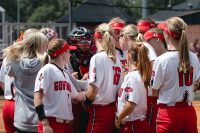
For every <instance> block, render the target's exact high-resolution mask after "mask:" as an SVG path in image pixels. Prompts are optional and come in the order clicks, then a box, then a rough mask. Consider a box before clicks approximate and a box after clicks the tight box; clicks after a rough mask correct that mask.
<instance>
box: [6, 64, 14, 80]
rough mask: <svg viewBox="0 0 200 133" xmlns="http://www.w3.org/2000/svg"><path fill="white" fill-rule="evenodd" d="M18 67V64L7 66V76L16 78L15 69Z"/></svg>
mask: <svg viewBox="0 0 200 133" xmlns="http://www.w3.org/2000/svg"><path fill="white" fill-rule="evenodd" d="M16 65H17V62H12V63H10V64H6V65H5V69H6V70H5V74H6V75H8V76H10V77H15V75H16V74H15V67H16Z"/></svg>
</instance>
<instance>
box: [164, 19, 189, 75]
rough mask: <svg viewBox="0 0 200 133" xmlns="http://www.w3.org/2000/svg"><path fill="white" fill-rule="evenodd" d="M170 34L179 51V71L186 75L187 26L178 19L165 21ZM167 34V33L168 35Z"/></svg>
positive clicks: (187, 55) (187, 69) (187, 58)
mask: <svg viewBox="0 0 200 133" xmlns="http://www.w3.org/2000/svg"><path fill="white" fill-rule="evenodd" d="M166 22H167V27H168V29H169V30H170V33H173V36H172V38H174V41H175V43H176V44H177V45H178V50H179V68H178V69H179V71H180V72H184V73H187V72H189V71H190V58H189V48H188V40H187V34H186V29H187V24H186V23H185V22H184V21H183V20H182V19H181V18H179V17H171V18H169V19H168V20H167V21H166ZM168 34H169V33H168Z"/></svg>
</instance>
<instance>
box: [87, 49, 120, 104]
mask: <svg viewBox="0 0 200 133" xmlns="http://www.w3.org/2000/svg"><path fill="white" fill-rule="evenodd" d="M90 63H91V65H90V66H92V64H95V66H94V67H90V68H93V70H90V71H93V73H94V74H96V76H94V78H96V79H91V81H92V80H93V84H95V85H96V86H97V87H98V93H97V96H96V98H95V101H94V102H93V104H108V103H112V102H114V101H115V100H116V94H117V93H118V88H117V87H118V86H117V84H118V83H117V82H119V80H120V77H122V73H121V63H120V61H119V59H117V61H116V63H114V62H113V61H112V60H111V59H110V58H109V57H108V55H107V53H106V52H105V51H102V52H99V53H97V54H95V55H94V56H93V57H92V59H91V62H90ZM91 81H90V82H91Z"/></svg>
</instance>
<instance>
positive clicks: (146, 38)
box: [144, 32, 165, 42]
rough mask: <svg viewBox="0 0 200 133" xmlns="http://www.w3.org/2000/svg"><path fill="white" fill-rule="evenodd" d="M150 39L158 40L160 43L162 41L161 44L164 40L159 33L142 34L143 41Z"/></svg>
mask: <svg viewBox="0 0 200 133" xmlns="http://www.w3.org/2000/svg"><path fill="white" fill-rule="evenodd" d="M151 38H159V39H160V40H161V41H163V42H164V41H165V38H164V36H163V35H162V34H159V33H156V32H146V33H145V34H144V39H145V40H146V41H148V40H149V39H151Z"/></svg>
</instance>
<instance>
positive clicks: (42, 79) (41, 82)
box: [34, 68, 52, 94]
mask: <svg viewBox="0 0 200 133" xmlns="http://www.w3.org/2000/svg"><path fill="white" fill-rule="evenodd" d="M51 80H52V79H51V75H50V73H49V71H48V70H45V69H44V68H42V69H40V71H39V72H38V74H37V76H36V80H35V90H34V92H37V91H39V90H40V89H42V90H43V93H44V94H46V93H47V90H48V89H49V88H50V85H51Z"/></svg>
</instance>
